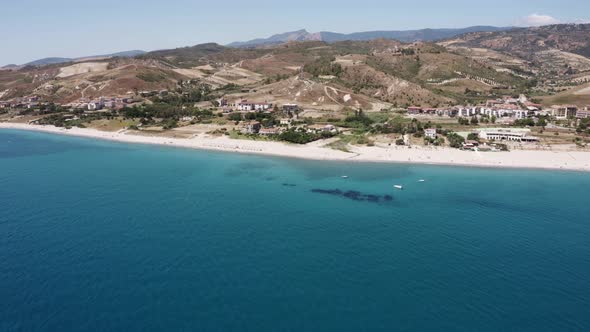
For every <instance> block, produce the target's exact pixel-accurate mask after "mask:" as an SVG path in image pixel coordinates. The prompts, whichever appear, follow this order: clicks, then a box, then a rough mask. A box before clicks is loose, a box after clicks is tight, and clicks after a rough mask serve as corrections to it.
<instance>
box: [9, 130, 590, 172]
mask: <svg viewBox="0 0 590 332" xmlns="http://www.w3.org/2000/svg"><path fill="white" fill-rule="evenodd" d="M2 128H4V129H19V130H33V131H41V132H47V133H53V134H60V135H71V136H80V137H89V138H97V139H104V140H111V141H119V142H127V143H139V144H155V145H166V146H175V147H182V148H191V149H204V150H216V151H230V152H240V153H250V154H261V155H271V156H281V157H292V158H301V159H313V160H341V161H353V162H392V163H413V164H434V165H457V166H476V167H510V168H513V167H514V168H540V169H562V170H577V171H590V152H586V151H532V150H531V151H527V150H516V151H511V152H485V153H484V152H481V153H476V152H471V151H461V150H457V149H450V148H430V147H419V148H418V147H413V148H407V147H398V146H374V147H360V146H359V147H356V146H355V147H352V148H351V153H347V152H343V151H338V150H334V149H331V148H327V147H322V146H320V145H318V144H317V143H315V144H313V143H312V144H309V145H295V144H285V143H281V142H268V141H250V140H234V139H230V138H228V137H225V136H224V137H209V136H196V137H192V138H187V139H182V138H168V137H161V136H159V137H158V136H140V135H133V134H132V132H125V131H119V132H104V131H99V130H96V129H87V128H72V129H65V128H57V127H54V126H39V125H28V124H19V123H0V129H2Z"/></svg>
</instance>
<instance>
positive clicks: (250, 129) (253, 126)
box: [241, 121, 261, 134]
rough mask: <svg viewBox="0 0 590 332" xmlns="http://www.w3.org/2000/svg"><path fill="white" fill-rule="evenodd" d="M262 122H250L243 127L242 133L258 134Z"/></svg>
mask: <svg viewBox="0 0 590 332" xmlns="http://www.w3.org/2000/svg"><path fill="white" fill-rule="evenodd" d="M260 127H261V125H260V122H258V121H249V122H246V123H244V124H243V125H242V130H241V132H242V133H243V134H257V133H258V132H259V131H260Z"/></svg>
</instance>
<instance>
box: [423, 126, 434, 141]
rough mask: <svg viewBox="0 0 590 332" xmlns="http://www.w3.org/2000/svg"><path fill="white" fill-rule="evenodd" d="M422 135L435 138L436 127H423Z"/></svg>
mask: <svg viewBox="0 0 590 332" xmlns="http://www.w3.org/2000/svg"><path fill="white" fill-rule="evenodd" d="M424 136H426V137H428V138H432V139H436V128H428V129H424Z"/></svg>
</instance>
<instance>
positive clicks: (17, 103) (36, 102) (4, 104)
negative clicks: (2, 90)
mask: <svg viewBox="0 0 590 332" xmlns="http://www.w3.org/2000/svg"><path fill="white" fill-rule="evenodd" d="M43 105H45V103H44V102H42V101H41V99H40V98H39V96H34V95H33V96H26V97H21V98H15V99H13V100H12V101H0V109H6V108H18V109H33V108H38V107H40V106H43Z"/></svg>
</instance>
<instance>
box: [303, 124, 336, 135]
mask: <svg viewBox="0 0 590 332" xmlns="http://www.w3.org/2000/svg"><path fill="white" fill-rule="evenodd" d="M307 132H309V133H321V132H324V133H337V132H338V129H337V128H336V127H335V126H334V125H331V124H328V125H321V124H317V125H311V126H308V127H307Z"/></svg>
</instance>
